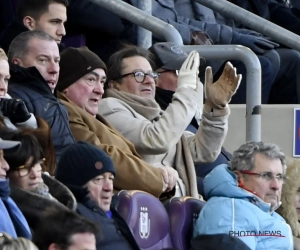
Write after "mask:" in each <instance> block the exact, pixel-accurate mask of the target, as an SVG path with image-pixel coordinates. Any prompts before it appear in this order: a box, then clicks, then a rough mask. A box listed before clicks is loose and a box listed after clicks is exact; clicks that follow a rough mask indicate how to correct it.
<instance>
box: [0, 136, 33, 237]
mask: <svg viewBox="0 0 300 250" xmlns="http://www.w3.org/2000/svg"><path fill="white" fill-rule="evenodd" d="M19 145H20V142H18V141H6V140H2V139H1V138H0V233H3V232H5V233H9V234H10V235H11V236H13V237H24V238H28V239H31V232H30V229H29V226H28V223H27V221H26V219H25V217H24V216H23V214H22V212H21V211H20V209H19V208H18V207H17V205H16V203H15V202H14V201H13V200H12V199H11V198H10V187H9V181H8V179H7V171H8V170H9V165H8V164H7V162H6V161H5V159H4V157H3V156H4V152H3V150H16V149H17V148H18V146H19Z"/></svg>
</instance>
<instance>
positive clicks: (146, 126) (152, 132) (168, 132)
mask: <svg viewBox="0 0 300 250" xmlns="http://www.w3.org/2000/svg"><path fill="white" fill-rule="evenodd" d="M198 95H199V93H198V92H196V91H195V90H193V89H192V88H180V87H179V88H178V90H177V91H176V92H175V94H174V95H173V100H172V103H171V104H170V105H169V106H168V107H167V109H166V110H165V111H164V112H163V114H162V116H161V117H160V118H159V120H158V121H154V122H152V121H150V120H148V119H146V118H144V117H142V116H141V115H139V114H138V113H136V112H135V111H134V110H133V109H132V108H131V107H129V106H128V105H127V104H126V103H124V102H122V101H120V100H118V99H115V98H109V100H108V101H105V100H103V101H102V102H101V103H100V108H99V112H100V114H101V115H103V116H104V117H105V119H107V120H108V122H109V123H110V124H112V125H113V126H114V127H115V128H116V129H117V130H118V131H119V132H121V134H123V136H124V137H125V138H127V139H128V140H129V141H131V142H132V143H133V144H134V146H135V148H136V149H137V151H138V152H139V153H141V154H164V153H166V152H168V150H169V149H170V147H172V146H174V145H175V144H176V143H177V142H178V141H179V140H180V137H181V136H182V135H183V133H184V131H185V129H186V127H187V126H188V124H189V123H190V121H191V120H192V118H193V116H194V115H195V112H196V106H197V96H198ZM122 121H126V122H122Z"/></svg>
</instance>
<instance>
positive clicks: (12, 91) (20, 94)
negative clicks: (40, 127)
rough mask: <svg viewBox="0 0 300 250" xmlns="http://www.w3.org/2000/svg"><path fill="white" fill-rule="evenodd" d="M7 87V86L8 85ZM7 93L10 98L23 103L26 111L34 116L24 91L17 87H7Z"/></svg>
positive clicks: (30, 103) (28, 98)
mask: <svg viewBox="0 0 300 250" xmlns="http://www.w3.org/2000/svg"><path fill="white" fill-rule="evenodd" d="M8 86H9V85H8ZM8 93H9V95H10V96H11V97H12V98H18V99H21V100H23V101H24V103H25V105H26V107H27V109H28V111H29V112H30V113H32V114H35V108H34V106H33V105H32V102H31V99H30V97H29V96H28V94H27V93H25V91H23V90H22V89H21V88H18V87H17V86H9V87H8Z"/></svg>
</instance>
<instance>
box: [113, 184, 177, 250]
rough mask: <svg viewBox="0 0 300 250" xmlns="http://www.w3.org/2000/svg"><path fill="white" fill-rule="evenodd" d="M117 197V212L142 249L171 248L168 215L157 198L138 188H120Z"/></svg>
mask: <svg viewBox="0 0 300 250" xmlns="http://www.w3.org/2000/svg"><path fill="white" fill-rule="evenodd" d="M118 197H119V204H118V212H119V213H120V214H121V216H123V218H124V219H125V221H126V222H127V224H128V225H129V227H130V229H131V231H132V234H133V236H134V238H135V239H136V241H137V243H138V245H139V247H140V248H141V249H142V250H146V249H147V250H157V249H163V248H172V242H171V237H170V222H169V217H168V214H167V211H166V210H165V208H164V206H163V205H162V203H161V202H160V201H159V200H158V199H157V198H155V197H154V196H152V195H151V194H148V193H145V192H143V191H138V190H131V191H126V190H122V191H120V192H119V194H118Z"/></svg>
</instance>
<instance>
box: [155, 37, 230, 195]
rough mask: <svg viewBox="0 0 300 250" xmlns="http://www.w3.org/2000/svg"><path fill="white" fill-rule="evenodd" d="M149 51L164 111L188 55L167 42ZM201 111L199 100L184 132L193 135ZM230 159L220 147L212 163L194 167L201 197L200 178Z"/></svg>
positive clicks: (202, 60) (198, 122)
mask: <svg viewBox="0 0 300 250" xmlns="http://www.w3.org/2000/svg"><path fill="white" fill-rule="evenodd" d="M149 51H150V52H151V53H152V55H153V58H152V59H153V65H152V68H153V70H155V71H157V72H158V73H160V76H159V78H158V79H157V87H156V91H155V100H156V101H157V103H158V104H159V105H160V107H161V109H163V110H166V109H167V107H168V106H169V105H170V104H171V103H172V98H173V95H174V93H175V91H176V89H177V86H178V71H179V69H180V68H181V66H182V64H183V62H184V61H185V59H186V58H187V57H188V54H187V53H186V52H184V51H183V50H182V49H181V48H180V47H178V45H176V44H174V43H169V42H164V43H156V44H154V45H153V46H151V47H150V49H149ZM201 63H205V60H204V59H203V58H201ZM201 87H202V85H201ZM202 91H203V90H202ZM202 109H203V99H202V98H199V101H198V108H197V110H196V114H195V116H194V117H193V119H192V120H191V122H190V124H189V126H188V127H187V129H186V130H188V131H191V132H193V133H196V132H197V129H198V128H199V124H200V121H201V115H202ZM230 159H231V155H230V154H229V153H228V152H227V151H226V150H225V149H224V148H223V147H222V149H221V153H220V154H219V156H218V157H217V159H216V160H215V161H214V162H212V163H202V164H197V165H195V170H196V174H197V184H198V191H199V193H200V194H202V195H203V193H204V191H203V179H202V178H204V177H205V176H206V175H207V174H208V173H209V172H210V171H211V170H212V169H213V168H214V167H216V166H218V165H220V164H222V163H228V161H229V160H230Z"/></svg>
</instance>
